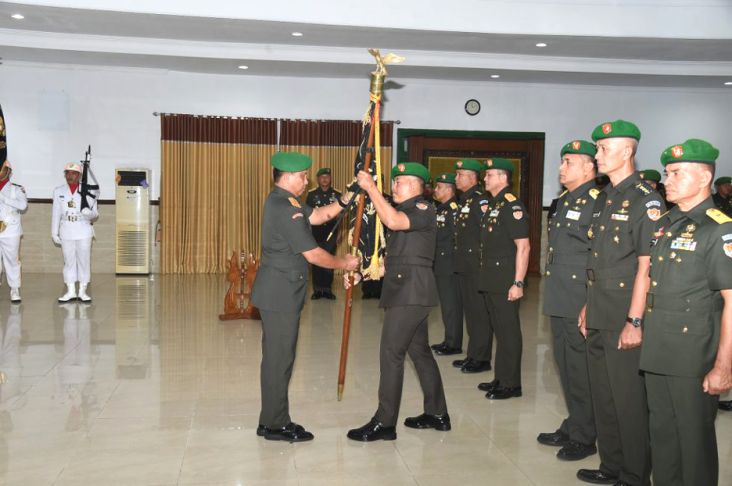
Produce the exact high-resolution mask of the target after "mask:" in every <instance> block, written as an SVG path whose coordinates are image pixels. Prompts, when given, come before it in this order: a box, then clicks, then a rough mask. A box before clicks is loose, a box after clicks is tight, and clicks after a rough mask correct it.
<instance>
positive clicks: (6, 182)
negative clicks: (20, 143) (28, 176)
mask: <svg viewBox="0 0 732 486" xmlns="http://www.w3.org/2000/svg"><path fill="white" fill-rule="evenodd" d="M12 171H13V169H12V167H10V162H8V161H7V160H6V161H4V162H3V165H2V167H1V168H0V273H1V272H2V271H3V270H4V271H5V278H6V279H7V281H8V286H9V287H10V301H11V302H16V303H17V302H20V256H19V255H18V251H19V250H20V237H21V235H22V234H23V227H22V226H21V224H20V213H21V212H22V211H25V210H26V208H28V198H27V197H26V195H25V189H23V186H19V185H18V184H13V183H12V182H10V174H11V172H12Z"/></svg>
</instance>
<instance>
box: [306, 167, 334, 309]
mask: <svg viewBox="0 0 732 486" xmlns="http://www.w3.org/2000/svg"><path fill="white" fill-rule="evenodd" d="M315 177H316V179H317V181H318V187H316V188H315V189H313V190H312V191H310V192H308V197H307V199H306V201H305V202H306V203H307V205H308V206H310V207H311V208H321V207H323V206H328V205H329V204H333V203H334V202H336V201H337V200H338V198H339V197H341V193H340V192H338V191H336V190H335V189H333V187H332V186H331V182H332V181H331V175H330V169H329V168H328V167H323V168H322V169H320V170H318V172H317V173H316V174H315ZM334 227H335V222H334V221H328V222H326V223H324V224H320V225H316V226H313V237H314V238H315V241H316V242H317V243H318V246H320V247H321V248H323V249H324V250H325V251H327V252H328V253H330V254H331V255H335V251H336V244H337V242H338V238H337V237H336V236H337V235H333V237H332V238H331V239H330V240H328V235H329V234H330V232H331V231H332V230H333V228H334ZM332 284H333V270H332V269H330V268H321V267H318V266H317V265H314V266H313V295H312V297H311V298H312V299H313V300H316V299H320V298H321V297H325V298H326V299H331V300H333V299H335V295H333V292H332V290H331V285H332Z"/></svg>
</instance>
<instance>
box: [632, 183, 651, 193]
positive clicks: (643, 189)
mask: <svg viewBox="0 0 732 486" xmlns="http://www.w3.org/2000/svg"><path fill="white" fill-rule="evenodd" d="M635 188H636V189H638V190H639V191H640V192H641V193H643V194H644V195H648V194H650V193H651V191H653V189H651V188H649V187H648V186H646V183H645V182H639V183H638V184H636V185H635Z"/></svg>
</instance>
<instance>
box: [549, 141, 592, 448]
mask: <svg viewBox="0 0 732 486" xmlns="http://www.w3.org/2000/svg"><path fill="white" fill-rule="evenodd" d="M596 153H597V149H596V148H595V145H594V144H593V143H591V142H587V141H585V140H574V141H572V142H569V143H567V144H566V145H564V146H563V147H562V150H561V152H560V157H561V163H560V165H559V182H560V183H561V184H562V186H564V187H566V190H565V191H564V192H563V193H562V194H561V195H560V196H559V199H558V200H557V204H556V208H555V210H554V211H553V212H552V214H551V215H550V224H549V250H548V252H547V256H546V280H545V283H544V314H546V315H547V316H549V318H550V320H551V328H552V337H553V345H554V360H555V361H556V363H557V369H558V370H559V379H560V381H561V385H562V392H563V394H564V401H565V403H566V404H567V411H568V412H569V416H568V417H567V418H566V419H564V421H562V424H561V426H560V427H559V429H557V430H556V431H555V432H548V433H547V432H545V433H541V434H539V436H538V437H537V440H538V441H539V442H540V443H542V444H545V445H549V446H558V447H561V449H559V452H557V457H558V458H559V459H562V460H565V461H576V460H579V459H583V458H585V457H587V456H589V455H592V454H595V453H596V452H597V448H596V447H595V441H596V439H597V433H596V432H595V416H594V414H593V412H592V394H591V393H590V378H589V376H588V374H587V346H586V343H585V340H584V338H583V337H582V335H581V334H580V333H579V332H577V319H578V317H579V313H580V310H582V306H583V305H584V304H585V299H586V293H587V289H586V285H587V276H586V272H585V269H586V268H587V258H588V257H589V255H590V238H589V236H587V232H588V230H589V229H590V224H591V222H592V211H593V208H594V206H595V200H596V199H597V196H598V195H599V194H600V191H599V190H598V189H597V186H596V184H595V175H596V170H595V154H596Z"/></svg>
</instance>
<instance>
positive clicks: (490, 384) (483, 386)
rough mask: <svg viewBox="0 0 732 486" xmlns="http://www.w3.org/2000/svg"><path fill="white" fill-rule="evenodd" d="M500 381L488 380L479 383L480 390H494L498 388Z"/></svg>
mask: <svg viewBox="0 0 732 486" xmlns="http://www.w3.org/2000/svg"><path fill="white" fill-rule="evenodd" d="M499 383H500V382H499V381H498V380H493V381H486V382H484V383H478V390H480V391H484V392H489V391H493V389H494V388H497V387H498V385H499Z"/></svg>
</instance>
